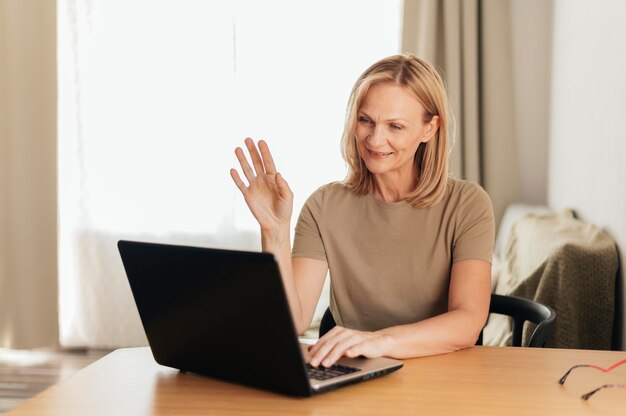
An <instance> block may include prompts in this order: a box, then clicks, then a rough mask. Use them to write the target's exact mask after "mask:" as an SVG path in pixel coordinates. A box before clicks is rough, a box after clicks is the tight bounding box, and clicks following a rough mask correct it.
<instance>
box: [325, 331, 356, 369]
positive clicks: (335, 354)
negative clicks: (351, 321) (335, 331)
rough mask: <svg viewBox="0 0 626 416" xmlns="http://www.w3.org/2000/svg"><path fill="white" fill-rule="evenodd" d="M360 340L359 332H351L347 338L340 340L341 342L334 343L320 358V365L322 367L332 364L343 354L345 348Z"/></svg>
mask: <svg viewBox="0 0 626 416" xmlns="http://www.w3.org/2000/svg"><path fill="white" fill-rule="evenodd" d="M362 341H363V337H362V336H361V335H360V334H353V335H351V336H349V337H348V338H346V339H344V340H342V341H341V342H339V343H338V344H336V345H335V346H334V348H333V349H332V350H330V351H329V352H328V355H327V356H326V358H324V360H322V365H323V366H324V367H330V366H332V365H333V364H335V363H336V362H337V360H338V359H339V358H341V356H343V355H344V354H345V352H346V351H347V350H349V349H350V348H352V347H354V346H355V345H357V344H359V343H361V342H362Z"/></svg>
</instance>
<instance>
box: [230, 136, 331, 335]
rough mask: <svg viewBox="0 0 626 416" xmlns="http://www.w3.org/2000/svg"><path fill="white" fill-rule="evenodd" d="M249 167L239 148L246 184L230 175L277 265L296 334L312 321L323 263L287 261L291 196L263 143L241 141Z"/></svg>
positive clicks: (264, 246) (262, 242) (322, 277)
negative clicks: (250, 162) (247, 154)
mask: <svg viewBox="0 0 626 416" xmlns="http://www.w3.org/2000/svg"><path fill="white" fill-rule="evenodd" d="M245 145H246V148H247V149H248V153H249V154H250V160H251V161H252V166H250V164H249V163H248V160H247V159H246V156H245V154H244V152H243V150H242V149H241V148H239V147H238V148H236V149H235V155H236V156H237V159H238V160H239V164H240V165H241V170H242V172H243V174H244V176H245V178H246V180H247V181H248V184H247V185H246V184H245V183H244V181H243V180H242V178H241V177H240V176H239V173H238V172H237V170H235V169H231V170H230V175H231V177H232V179H233V181H234V182H235V184H236V185H237V187H238V188H239V190H240V191H241V193H242V194H243V196H244V199H245V201H246V204H247V205H248V208H250V212H251V213H252V215H254V218H256V220H257V222H258V223H259V226H260V227H261V247H262V250H263V251H265V252H269V253H272V254H273V255H274V257H275V259H276V262H277V263H278V268H279V270H280V274H281V277H282V279H283V285H284V287H285V292H286V293H287V300H288V301H289V309H290V310H291V315H292V317H293V319H294V323H295V325H296V329H297V331H298V333H302V332H304V331H305V330H306V329H307V328H308V327H309V325H310V324H311V320H312V318H313V313H314V312H315V306H316V305H317V301H318V299H319V296H320V293H321V291H322V287H323V286H324V279H325V277H326V272H327V271H328V265H327V264H326V262H323V261H320V260H314V259H304V258H302V259H294V260H293V262H292V259H291V236H290V233H289V230H290V227H291V213H292V209H293V193H292V192H291V189H289V185H288V184H287V182H286V181H285V179H283V177H282V176H281V175H280V173H278V172H277V171H276V166H275V164H274V160H273V158H272V154H271V153H270V150H269V147H268V146H267V143H265V142H264V141H263V140H261V141H259V148H258V150H257V147H256V146H255V144H254V141H253V140H252V139H250V138H247V139H246V140H245Z"/></svg>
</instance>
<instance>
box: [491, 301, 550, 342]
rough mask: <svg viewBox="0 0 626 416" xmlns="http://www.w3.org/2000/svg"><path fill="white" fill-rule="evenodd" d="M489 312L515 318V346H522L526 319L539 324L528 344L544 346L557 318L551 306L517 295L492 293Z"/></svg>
mask: <svg viewBox="0 0 626 416" xmlns="http://www.w3.org/2000/svg"><path fill="white" fill-rule="evenodd" d="M489 313H496V314H500V315H508V316H510V317H511V319H512V320H513V340H512V345H513V346H514V347H521V346H522V333H523V331H524V322H526V321H528V322H532V323H534V324H537V327H536V328H535V330H534V331H533V333H532V335H531V336H530V340H529V341H528V345H527V346H528V347H538V348H542V347H544V346H545V344H546V341H547V340H548V337H549V336H550V334H551V333H552V328H553V327H554V322H555V320H556V312H555V311H554V309H552V308H551V307H549V306H546V305H543V304H541V303H538V302H535V301H532V300H529V299H524V298H520V297H517V296H505V295H495V294H492V295H491V304H490V305H489ZM481 336H482V334H481ZM481 338H482V337H481Z"/></svg>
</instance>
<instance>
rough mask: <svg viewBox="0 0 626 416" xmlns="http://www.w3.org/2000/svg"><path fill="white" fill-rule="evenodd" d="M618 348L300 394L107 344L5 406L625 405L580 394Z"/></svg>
mask: <svg viewBox="0 0 626 416" xmlns="http://www.w3.org/2000/svg"><path fill="white" fill-rule="evenodd" d="M624 358H626V352H614V351H589V350H562V349H538V348H511V347H474V348H470V349H467V350H463V351H459V352H455V353H451V354H444V355H438V356H432V357H423V358H414V359H409V360H405V364H404V367H403V368H402V369H400V370H399V371H396V372H394V373H392V374H389V375H386V376H383V377H381V378H378V379H374V380H369V381H365V382H362V383H358V384H354V385H350V386H345V387H341V388H339V389H337V390H333V391H330V392H326V393H322V394H319V395H316V396H313V397H310V398H294V397H288V396H283V395H280V394H276V393H272V392H268V391H264V390H260V389H256V388H251V387H246V386H242V385H238V384H233V383H227V382H223V381H220V380H215V379H211V378H207V377H202V376H198V375H194V374H186V373H180V372H179V371H177V370H174V369H171V368H168V367H163V366H160V365H158V364H157V363H156V362H155V361H154V359H153V357H152V354H151V351H150V349H149V348H126V349H120V350H117V351H114V352H113V353H111V354H109V355H107V356H106V357H103V358H102V359H100V360H98V361H97V362H95V363H93V364H91V365H90V366H88V367H86V368H85V369H83V370H81V371H80V372H78V373H77V374H75V375H74V376H72V377H70V378H69V379H67V380H65V381H63V382H61V383H59V384H57V385H54V386H52V387H50V388H49V389H47V390H45V391H43V392H42V393H40V394H39V395H37V396H35V397H34V398H32V399H30V400H28V401H26V402H25V403H23V404H22V405H21V406H18V407H17V408H15V409H14V410H13V411H12V412H9V414H10V415H26V414H43V415H79V414H80V415H84V414H89V415H126V414H128V415H151V414H154V415H168V414H176V415H196V414H225V415H241V414H267V415H270V414H271V415H280V414H284V415H291V414H303V415H304V414H314V415H325V414H329V415H338V414H342V415H345V414H359V415H384V414H393V415H401V414H412V415H413V414H418V413H419V414H442V415H444V414H445V415H455V414H459V415H460V414H463V415H473V414H476V415H503V414H506V415H507V416H508V415H517V414H520V415H522V414H523V415H560V414H563V415H575V414H585V415H587V414H588V415H596V414H597V415H610V414H616V415H617V414H619V415H626V389H623V388H608V389H603V390H602V391H600V392H598V393H596V394H595V395H594V396H593V397H591V398H590V399H589V400H588V401H584V400H581V399H580V396H581V395H582V394H584V393H587V392H589V391H591V390H593V389H595V388H596V387H599V386H601V385H603V384H609V383H619V384H624V383H626V365H623V366H620V367H618V368H616V369H615V370H613V371H612V372H610V373H603V372H601V371H598V370H594V369H592V368H579V369H576V370H574V371H573V372H572V374H571V375H570V376H569V378H568V380H567V382H566V383H565V385H563V386H561V385H559V384H558V380H559V379H560V378H561V376H562V375H563V374H564V373H565V371H567V370H568V369H569V368H570V367H571V366H573V365H575V364H595V365H599V366H601V367H605V368H606V367H609V366H610V365H612V364H614V363H616V362H618V361H620V360H622V359H624Z"/></svg>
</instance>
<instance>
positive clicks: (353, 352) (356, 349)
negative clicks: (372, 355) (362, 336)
mask: <svg viewBox="0 0 626 416" xmlns="http://www.w3.org/2000/svg"><path fill="white" fill-rule="evenodd" d="M365 344H366V342H365V341H363V342H359V343H358V344H356V345H353V346H351V347H350V348H348V349H347V350H346V352H345V353H344V355H345V356H346V357H348V358H354V357H358V356H359V355H367V353H366V352H365V351H366V350H367V348H366V345H365Z"/></svg>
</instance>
